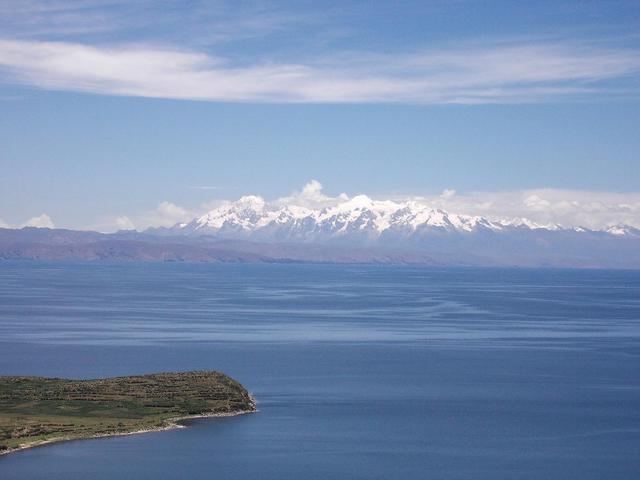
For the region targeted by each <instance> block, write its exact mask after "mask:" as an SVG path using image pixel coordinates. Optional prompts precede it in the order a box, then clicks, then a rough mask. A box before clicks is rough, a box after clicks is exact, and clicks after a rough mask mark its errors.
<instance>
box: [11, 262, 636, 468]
mask: <svg viewBox="0 0 640 480" xmlns="http://www.w3.org/2000/svg"><path fill="white" fill-rule="evenodd" d="M191 369H219V370H222V371H225V372H226V373H228V374H230V375H232V376H234V377H235V378H237V379H238V380H239V381H241V382H242V383H243V384H245V385H246V386H247V387H248V388H249V390H250V391H251V392H252V393H253V394H254V395H255V396H256V397H257V399H258V402H259V409H260V411H259V413H257V414H253V415H245V416H241V417H235V418H227V419H209V420H197V421H192V422H191V423H190V428H186V429H180V430H173V431H168V432H159V433H150V434H143V435H137V436H127V437H117V438H108V439H97V440H87V441H75V442H68V443H62V444H56V445H51V446H46V447H41V448H35V449H31V450H26V451H22V452H19V453H15V454H12V455H8V456H3V457H0V478H1V479H2V480H9V479H41V478H42V479H44V478H46V479H65V480H68V479H75V478H77V479H81V478H82V479H86V478H91V479H112V478H118V479H128V478H132V479H133V478H157V479H182V478H189V479H210V478H222V479H226V478H229V479H240V478H242V479H244V478H252V479H300V478H304V479H334V478H336V479H337V478H340V479H343V478H354V479H359V478H361V479H365V478H366V479H377V478H380V479H382V478H384V479H389V478H406V479H424V478H433V479H474V480H475V479H491V480H496V479H514V478H518V479H563V480H566V479H582V480H584V479H625V480H628V479H634V478H638V476H639V472H640V272H637V271H636V272H631V271H626V272H625V271H618V272H615V271H569V270H517V269H505V270H498V269H434V268H414V267H390V266H323V265H315V266H314V265H204V264H203V265H198V264H191V265H189V264H133V263H131V264H129V263H127V264H65V263H57V264H55V263H54V264H51V263H0V374H24V375H47V376H64V377H72V378H95V377H100V376H112V375H125V374H135V373H149V372H156V371H168V370H171V371H178V370H191Z"/></svg>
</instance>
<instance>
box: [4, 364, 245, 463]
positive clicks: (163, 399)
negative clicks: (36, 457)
mask: <svg viewBox="0 0 640 480" xmlns="http://www.w3.org/2000/svg"><path fill="white" fill-rule="evenodd" d="M254 410H255V404H254V402H253V400H252V398H251V396H250V395H249V393H248V392H247V390H246V389H245V388H244V387H243V386H242V385H240V384H239V383H238V382H236V381H235V380H233V379H232V378H230V377H228V376H226V375H224V374H223V373H220V372H182V373H158V374H153V375H140V376H131V377H116V378H107V379H98V380H66V379H61V378H42V377H2V376H0V453H1V451H4V452H6V451H11V450H13V449H16V448H24V447H28V446H34V445H38V444H40V443H46V442H52V441H58V440H70V439H75V438H89V437H96V436H102V435H117V434H123V433H130V432H136V431H140V430H153V429H162V428H166V427H169V426H171V425H172V424H173V422H174V421H175V420H177V419H179V418H182V417H188V416H197V415H234V414H238V413H245V412H250V411H254Z"/></svg>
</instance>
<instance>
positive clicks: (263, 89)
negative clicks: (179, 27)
mask: <svg viewBox="0 0 640 480" xmlns="http://www.w3.org/2000/svg"><path fill="white" fill-rule="evenodd" d="M0 72H1V79H2V80H3V81H4V82H12V83H16V84H22V85H30V86H33V87H37V88H43V89H50V90H64V91H74V92H86V93H94V94H101V95H121V96H139V97H153V98H168V99H182V100H201V101H217V102H274V103H418V104H448V103H458V104H483V103H522V102H540V101H548V100H552V99H555V100H558V99H565V100H566V99H571V98H576V97H579V96H580V95H584V94H589V95H591V96H592V97H593V96H594V95H595V96H598V95H600V96H606V95H611V94H617V95H635V93H633V92H635V90H631V89H625V88H624V83H625V81H637V76H638V74H639V73H640V53H639V52H636V51H634V50H630V49H623V48H594V47H590V46H587V45H577V44H571V43H567V44H557V43H556V44H548V43H540V44H532V43H530V42H529V43H523V44H512V43H507V44H505V43H499V44H493V45H485V46H481V47H478V46H474V47H467V46H458V47H448V48H442V49H431V50H425V51H420V52H414V53H407V54H400V55H398V54H389V53H385V54H363V53H348V54H341V55H336V56H333V57H325V58H323V59H317V60H310V61H306V62H298V63H284V62H280V63H278V62H273V61H263V62H261V61H256V62H252V63H249V64H247V63H242V62H237V61H235V62H234V61H233V59H230V58H223V57H216V56H212V55H209V54H206V53H203V52H197V51H190V50H179V49H172V48H160V47H151V46H140V45H120V46H95V45H87V44H81V43H70V42H44V41H33V40H0ZM621 82H622V84H623V85H620V83H621ZM612 83H613V84H615V85H616V86H615V87H614V86H613V85H612ZM627 86H628V85H627Z"/></svg>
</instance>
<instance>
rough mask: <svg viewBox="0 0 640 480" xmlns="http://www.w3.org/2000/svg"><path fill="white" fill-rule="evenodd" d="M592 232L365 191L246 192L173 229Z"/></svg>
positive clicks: (359, 233) (300, 235)
mask: <svg viewBox="0 0 640 480" xmlns="http://www.w3.org/2000/svg"><path fill="white" fill-rule="evenodd" d="M565 230H566V231H571V232H574V233H583V232H591V230H588V229H585V228H580V227H575V228H568V229H564V228H563V227H561V226H560V225H557V224H539V223H535V222H532V221H531V220H529V219H526V218H513V219H488V218H485V217H482V216H473V215H461V214H454V213H449V212H445V211H443V210H440V209H436V208H432V207H430V206H429V205H427V204H424V203H420V202H418V201H413V200H411V201H402V202H401V201H392V200H374V199H372V198H369V197H368V196H366V195H358V196H355V197H353V198H350V199H349V198H345V199H341V200H340V201H338V202H336V203H335V204H334V205H332V206H329V207H324V208H318V209H312V208H308V207H304V206H300V205H295V204H285V205H283V204H280V203H278V202H267V201H265V200H264V199H263V198H262V197H259V196H255V195H248V196H244V197H241V198H240V199H239V200H237V201H235V202H225V203H223V204H222V205H220V206H219V207H217V208H215V209H213V210H211V211H210V212H208V213H207V214H205V215H202V216H201V217H198V218H195V219H194V220H192V221H191V222H189V223H181V224H177V225H175V226H174V227H172V228H171V232H172V233H178V234H188V235H216V236H219V237H221V238H246V239H256V240H263V241H264V240H278V241H318V240H320V241H322V240H330V239H340V238H344V239H351V238H357V239H365V240H377V239H379V238H380V237H384V238H392V239H396V240H398V239H412V238H420V237H422V236H424V235H430V234H437V233H453V234H460V235H465V234H470V233H478V232H483V231H485V232H503V233H504V232H510V231H515V232H517V231H520V232H522V231H565ZM603 232H604V233H606V234H609V235H615V236H626V235H628V236H638V234H639V232H640V231H639V230H638V229H635V228H633V227H629V226H625V225H617V226H613V227H610V228H608V229H606V230H604V231H603Z"/></svg>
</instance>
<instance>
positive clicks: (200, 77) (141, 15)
mask: <svg viewBox="0 0 640 480" xmlns="http://www.w3.org/2000/svg"><path fill="white" fill-rule="evenodd" d="M639 87H640V2H638V1H624V0H619V1H587V0H584V1H575V2H573V1H544V0H539V1H535V2H512V1H479V0H451V1H414V2H411V1H396V2H381V1H367V2H364V1H362V2H360V1H336V2H332V1H324V2H304V1H297V2H265V1H258V2H223V1H178V0H175V1H174V0H167V1H161V0H160V1H145V0H141V1H123V0H95V1H91V0H78V1H75V2H68V1H59V0H49V1H41V0H20V1H15V0H0V226H5V227H21V226H24V225H34V226H49V227H51V226H56V227H64V228H78V229H96V230H100V231H115V230H117V229H119V228H138V229H143V228H146V227H149V226H159V225H170V224H171V223H172V222H173V223H175V222H178V221H184V220H185V219H188V217H191V216H194V215H199V214H202V213H204V212H205V211H206V210H207V209H208V208H211V206H212V205H215V204H216V202H219V201H221V200H225V199H226V200H233V199H236V198H238V197H240V196H241V195H245V194H256V195H261V196H263V197H265V198H267V199H270V200H275V199H279V198H283V197H288V198H292V197H295V198H298V197H296V195H298V196H299V194H300V193H301V192H303V191H305V190H304V189H305V188H309V185H312V186H314V185H316V183H317V185H321V186H322V189H321V191H322V192H323V193H322V194H323V195H326V196H328V197H330V198H339V197H338V195H339V194H341V193H344V194H345V195H346V196H354V195H356V194H362V193H364V194H367V195H369V196H371V197H373V198H379V199H403V198H416V197H420V198H423V199H426V200H427V201H429V202H431V203H433V204H434V205H436V206H438V207H440V208H445V209H449V210H455V211H456V212H455V213H470V214H478V213H482V214H485V215H488V216H500V215H507V214H508V215H517V216H524V217H536V218H538V219H542V218H544V219H545V220H546V221H551V222H554V221H557V222H560V223H562V224H566V225H568V226H570V225H577V224H584V225H591V226H594V227H599V226H604V225H607V224H616V223H629V224H631V225H635V226H640V131H639V130H640V128H639V126H640V94H639V92H640V89H639ZM312 180H314V181H315V182H316V183H313V182H312V183H310V182H311V181H312ZM305 186H306V187H305ZM313 188H316V189H317V188H320V187H317V186H316V187H313ZM296 192H297V193H296Z"/></svg>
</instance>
